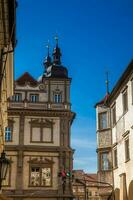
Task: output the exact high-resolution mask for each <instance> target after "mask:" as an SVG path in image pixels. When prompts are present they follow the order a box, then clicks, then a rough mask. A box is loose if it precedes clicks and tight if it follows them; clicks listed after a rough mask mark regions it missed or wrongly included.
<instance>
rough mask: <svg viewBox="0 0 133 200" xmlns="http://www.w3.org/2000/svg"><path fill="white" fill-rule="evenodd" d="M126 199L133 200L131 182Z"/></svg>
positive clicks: (132, 182)
mask: <svg viewBox="0 0 133 200" xmlns="http://www.w3.org/2000/svg"><path fill="white" fill-rule="evenodd" d="M128 199H129V200H133V180H132V181H131V182H130V184H129V190H128Z"/></svg>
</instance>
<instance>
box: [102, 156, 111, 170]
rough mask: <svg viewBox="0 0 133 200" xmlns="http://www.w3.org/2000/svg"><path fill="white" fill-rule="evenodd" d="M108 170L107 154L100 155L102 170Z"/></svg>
mask: <svg viewBox="0 0 133 200" xmlns="http://www.w3.org/2000/svg"><path fill="white" fill-rule="evenodd" d="M108 169H109V161H108V153H103V154H102V170H108Z"/></svg>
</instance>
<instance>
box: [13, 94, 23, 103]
mask: <svg viewBox="0 0 133 200" xmlns="http://www.w3.org/2000/svg"><path fill="white" fill-rule="evenodd" d="M13 101H17V102H19V101H22V94H20V93H16V94H15V95H14V96H13Z"/></svg>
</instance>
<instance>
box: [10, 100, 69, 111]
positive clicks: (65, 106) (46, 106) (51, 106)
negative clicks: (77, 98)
mask: <svg viewBox="0 0 133 200" xmlns="http://www.w3.org/2000/svg"><path fill="white" fill-rule="evenodd" d="M8 108H14V109H15V108H16V109H17V108H23V109H36V110H37V109H39V110H40V109H41V110H70V109H71V105H70V104H69V103H48V102H23V101H20V102H15V101H9V102H8Z"/></svg>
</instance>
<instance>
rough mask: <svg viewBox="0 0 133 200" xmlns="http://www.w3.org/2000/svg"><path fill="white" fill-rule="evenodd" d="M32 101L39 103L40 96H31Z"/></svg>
mask: <svg viewBox="0 0 133 200" xmlns="http://www.w3.org/2000/svg"><path fill="white" fill-rule="evenodd" d="M30 101H31V102H38V101H39V95H38V94H30Z"/></svg>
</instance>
